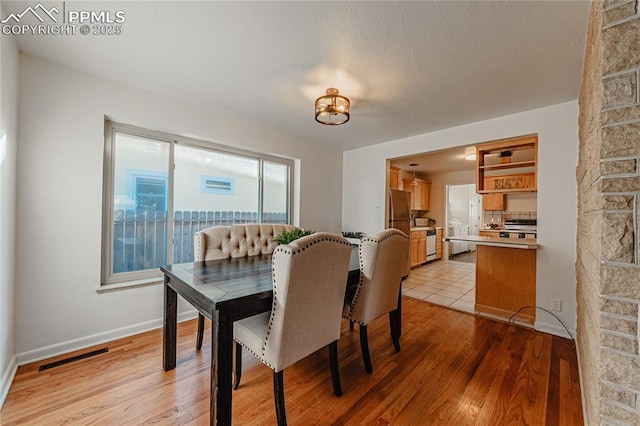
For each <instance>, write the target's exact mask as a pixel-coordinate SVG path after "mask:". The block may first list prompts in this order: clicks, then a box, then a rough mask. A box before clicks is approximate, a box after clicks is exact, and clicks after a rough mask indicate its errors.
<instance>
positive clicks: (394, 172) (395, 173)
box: [389, 166, 400, 189]
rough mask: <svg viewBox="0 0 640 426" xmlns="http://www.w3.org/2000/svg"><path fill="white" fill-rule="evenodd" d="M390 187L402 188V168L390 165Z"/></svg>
mask: <svg viewBox="0 0 640 426" xmlns="http://www.w3.org/2000/svg"><path fill="white" fill-rule="evenodd" d="M389 189H400V168H398V167H395V166H390V167H389Z"/></svg>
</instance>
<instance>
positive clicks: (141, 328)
mask: <svg viewBox="0 0 640 426" xmlns="http://www.w3.org/2000/svg"><path fill="white" fill-rule="evenodd" d="M197 316H198V312H197V311H196V310H191V311H187V312H182V313H180V314H178V322H183V321H188V320H191V319H194V318H196V317H197ZM160 327H162V318H158V319H154V320H151V321H146V322H142V323H139V324H135V325H130V326H127V327H122V328H117V329H115V330H109V331H105V332H102V333H97V334H93V335H91V336H86V337H80V338H78V339H73V340H69V341H66V342H61V343H56V344H55V345H50V346H45V347H43V348H39V349H33V350H31V351H27V352H22V353H19V354H16V361H17V364H18V365H25V364H30V363H32V362H36V361H40V360H43V359H47V358H51V357H54V356H58V355H63V354H66V353H69V352H73V351H77V350H80V349H84V348H88V347H90V346H95V345H100V344H102V343H106V342H110V341H112V340H116V339H121V338H123V337H128V336H133V335H134V334H139V333H144V332H145V331H150V330H155V329H157V328H160Z"/></svg>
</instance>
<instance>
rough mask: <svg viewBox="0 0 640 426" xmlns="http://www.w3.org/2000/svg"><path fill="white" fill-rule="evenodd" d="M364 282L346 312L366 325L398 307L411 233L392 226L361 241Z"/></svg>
mask: <svg viewBox="0 0 640 426" xmlns="http://www.w3.org/2000/svg"><path fill="white" fill-rule="evenodd" d="M359 256H360V283H359V284H358V289H357V290H356V293H355V296H354V297H353V300H352V302H351V305H350V306H348V309H349V311H348V312H345V314H346V315H345V316H346V317H348V318H350V319H352V320H353V321H356V322H358V323H359V324H362V325H366V324H368V323H369V322H370V321H372V320H374V319H376V318H378V317H380V316H381V315H384V314H386V313H388V312H391V311H393V310H395V309H396V308H397V307H398V292H399V291H400V281H401V280H402V275H403V273H404V270H405V268H406V263H407V257H408V256H409V237H408V236H407V235H406V234H404V233H403V232H401V231H399V230H397V229H394V228H391V229H385V230H384V231H382V232H380V233H379V234H377V235H374V236H372V237H365V238H363V239H362V240H361V241H360V248H359Z"/></svg>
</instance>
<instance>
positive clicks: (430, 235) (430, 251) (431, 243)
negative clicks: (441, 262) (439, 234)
mask: <svg viewBox="0 0 640 426" xmlns="http://www.w3.org/2000/svg"><path fill="white" fill-rule="evenodd" d="M431 260H436V231H435V229H429V230H427V262H429V261H431Z"/></svg>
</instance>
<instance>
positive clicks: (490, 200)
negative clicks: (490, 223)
mask: <svg viewBox="0 0 640 426" xmlns="http://www.w3.org/2000/svg"><path fill="white" fill-rule="evenodd" d="M482 210H499V211H503V210H504V194H502V193H496V194H482Z"/></svg>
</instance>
